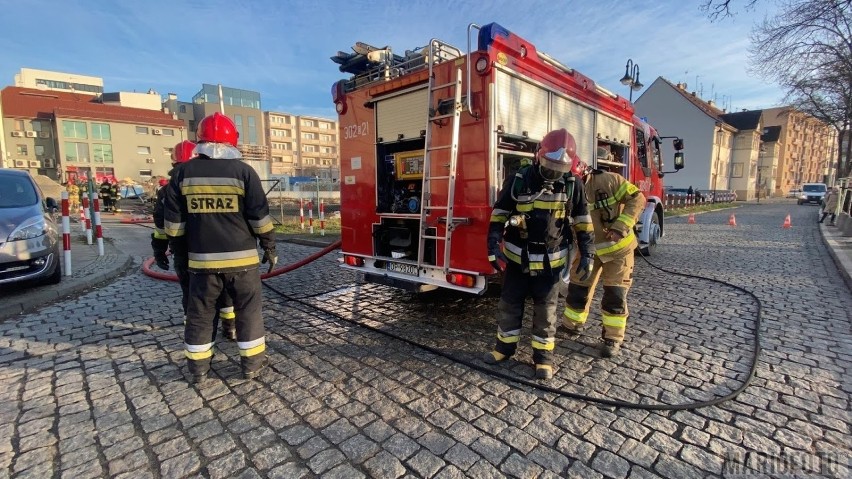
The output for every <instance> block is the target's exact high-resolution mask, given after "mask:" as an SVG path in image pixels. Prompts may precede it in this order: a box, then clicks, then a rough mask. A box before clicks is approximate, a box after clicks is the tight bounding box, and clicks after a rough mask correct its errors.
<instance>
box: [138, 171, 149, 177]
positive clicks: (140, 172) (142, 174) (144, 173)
mask: <svg viewBox="0 0 852 479" xmlns="http://www.w3.org/2000/svg"><path fill="white" fill-rule="evenodd" d="M139 176H151V170H139Z"/></svg>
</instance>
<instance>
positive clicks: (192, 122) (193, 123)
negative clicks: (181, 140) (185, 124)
mask: <svg viewBox="0 0 852 479" xmlns="http://www.w3.org/2000/svg"><path fill="white" fill-rule="evenodd" d="M189 131H195V120H189Z"/></svg>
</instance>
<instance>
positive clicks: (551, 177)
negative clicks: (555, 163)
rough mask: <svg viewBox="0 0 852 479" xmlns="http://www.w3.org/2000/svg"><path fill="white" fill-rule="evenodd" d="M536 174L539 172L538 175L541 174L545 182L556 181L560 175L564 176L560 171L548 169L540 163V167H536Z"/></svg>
mask: <svg viewBox="0 0 852 479" xmlns="http://www.w3.org/2000/svg"><path fill="white" fill-rule="evenodd" d="M538 172H539V174H541V177H542V178H544V179H545V180H548V181H556V180H558V179H559V178H562V175H564V174H565V173H563V172H561V171H558V170H552V169H550V168H548V167H547V166H545V165H544V163H542V164H541V165H538Z"/></svg>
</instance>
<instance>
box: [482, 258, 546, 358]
mask: <svg viewBox="0 0 852 479" xmlns="http://www.w3.org/2000/svg"><path fill="white" fill-rule="evenodd" d="M558 281H559V275H558V274H545V273H541V274H537V275H534V276H533V275H530V274H529V273H525V272H524V271H523V270H522V269H521V267H520V266H518V265H516V264H514V263H509V264H508V265H507V266H506V271H505V273H504V275H503V291H502V293H501V295H500V302H499V304H498V306H497V344H496V346H495V350H496V351H497V352H499V353H501V354H505V355H506V356H511V355H513V354H514V353H515V350H516V349H517V347H518V342H519V341H520V338H521V324H522V323H523V319H524V303H525V302H526V299H527V297H532V300H533V321H532V347H533V362H535V363H536V364H549V365H553V359H552V351H553V347H554V346H555V344H556V339H555V335H556V308H557V306H558V304H559V288H558V287H557V286H556V284H557V282H558Z"/></svg>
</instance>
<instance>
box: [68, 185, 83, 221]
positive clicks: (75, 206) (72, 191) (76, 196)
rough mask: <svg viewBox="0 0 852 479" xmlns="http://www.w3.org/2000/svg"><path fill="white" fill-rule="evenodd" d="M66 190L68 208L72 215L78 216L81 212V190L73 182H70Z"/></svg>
mask: <svg viewBox="0 0 852 479" xmlns="http://www.w3.org/2000/svg"><path fill="white" fill-rule="evenodd" d="M65 189H66V190H67V191H68V206H69V207H70V209H71V214H72V215H76V214H77V213H78V212H79V211H80V188H79V187H78V186H77V185H75V184H74V182H73V181H69V182H67V183H66V186H65Z"/></svg>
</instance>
